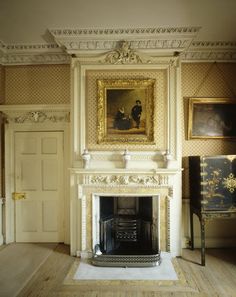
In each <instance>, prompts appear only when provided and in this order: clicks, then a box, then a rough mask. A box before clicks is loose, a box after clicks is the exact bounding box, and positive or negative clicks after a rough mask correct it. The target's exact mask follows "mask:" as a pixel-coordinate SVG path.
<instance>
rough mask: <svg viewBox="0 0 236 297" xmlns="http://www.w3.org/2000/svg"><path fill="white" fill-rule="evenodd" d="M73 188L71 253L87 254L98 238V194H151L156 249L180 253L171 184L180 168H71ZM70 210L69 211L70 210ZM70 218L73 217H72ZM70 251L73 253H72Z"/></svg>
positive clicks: (176, 203) (176, 202) (176, 201)
mask: <svg viewBox="0 0 236 297" xmlns="http://www.w3.org/2000/svg"><path fill="white" fill-rule="evenodd" d="M71 174H72V175H73V176H74V183H75V184H76V188H77V199H76V201H74V202H75V203H74V205H71V207H72V208H73V209H74V207H76V208H77V218H74V219H75V220H76V221H77V227H78V228H76V230H74V232H75V233H74V234H72V236H73V238H76V241H77V247H78V246H80V249H76V247H73V246H72V249H73V248H74V249H75V252H74V254H75V255H76V256H80V257H82V258H87V257H91V255H92V251H93V248H94V246H95V244H96V243H98V241H99V234H98V230H97V229H98V227H97V225H96V221H98V218H97V213H98V211H97V207H98V197H100V196H113V195H114V196H129V197H132V196H133V197H134V196H136V197H137V196H149V197H150V196H151V197H154V199H157V201H158V202H157V205H158V215H159V235H158V240H159V248H160V250H161V251H163V252H164V251H165V252H166V251H167V252H171V254H172V255H173V256H177V255H180V245H179V239H180V237H181V235H180V230H179V227H178V226H179V222H178V218H179V217H180V216H179V215H178V214H179V212H180V209H179V205H180V204H181V203H179V202H180V201H179V199H180V198H179V197H180V195H178V193H176V191H175V190H174V188H175V187H174V184H175V183H176V182H178V181H179V179H180V175H181V171H179V170H177V169H164V168H160V169H159V170H157V171H144V170H142V171H141V170H136V172H135V173H134V171H133V172H131V171H130V172H129V171H127V170H124V169H123V170H122V169H120V170H110V171H106V172H105V171H101V170H89V169H71ZM72 213H73V212H72ZM72 220H73V217H72ZM72 254H73V252H72Z"/></svg>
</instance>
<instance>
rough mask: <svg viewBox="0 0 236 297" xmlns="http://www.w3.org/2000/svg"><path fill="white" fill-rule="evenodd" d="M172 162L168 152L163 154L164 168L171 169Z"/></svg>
mask: <svg viewBox="0 0 236 297" xmlns="http://www.w3.org/2000/svg"><path fill="white" fill-rule="evenodd" d="M172 161H173V156H172V155H171V154H170V152H169V151H168V150H167V151H166V152H165V153H164V164H165V168H171V165H172Z"/></svg>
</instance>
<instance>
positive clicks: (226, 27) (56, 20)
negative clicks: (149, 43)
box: [0, 0, 236, 53]
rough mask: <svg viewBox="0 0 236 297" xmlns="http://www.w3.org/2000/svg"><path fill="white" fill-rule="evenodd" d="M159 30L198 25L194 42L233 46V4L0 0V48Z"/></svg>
mask: <svg viewBox="0 0 236 297" xmlns="http://www.w3.org/2000/svg"><path fill="white" fill-rule="evenodd" d="M160 27H165V28H166V27H167V28H168V27H172V28H173V27H200V29H199V30H198V32H197V34H196V36H194V41H197V42H199V41H202V42H214V43H216V42H224V44H226V43H229V42H230V43H231V47H232V44H233V47H234V48H236V29H235V28H236V0H119V1H117V0H116V1H115V0H40V1H39V0H38V1H33V0H20V1H19V0H7V1H6V0H0V47H1V48H2V49H3V48H5V49H7V47H8V46H12V45H19V44H20V45H32V44H40V45H42V44H55V43H56V42H55V39H54V37H53V36H52V34H51V31H50V30H52V29H99V28H102V29H115V28H118V29H121V28H127V29H132V28H160ZM1 48H0V52H1ZM5 53H6V51H5Z"/></svg>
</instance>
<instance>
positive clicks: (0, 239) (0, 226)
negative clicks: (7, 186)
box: [0, 198, 4, 245]
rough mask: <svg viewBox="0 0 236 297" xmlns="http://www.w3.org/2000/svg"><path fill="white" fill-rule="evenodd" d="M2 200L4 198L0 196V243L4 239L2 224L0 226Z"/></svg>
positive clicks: (1, 220)
mask: <svg viewBox="0 0 236 297" xmlns="http://www.w3.org/2000/svg"><path fill="white" fill-rule="evenodd" d="M3 201H4V198H0V245H2V244H3V242H4V240H3V226H2V222H3V207H2V206H3Z"/></svg>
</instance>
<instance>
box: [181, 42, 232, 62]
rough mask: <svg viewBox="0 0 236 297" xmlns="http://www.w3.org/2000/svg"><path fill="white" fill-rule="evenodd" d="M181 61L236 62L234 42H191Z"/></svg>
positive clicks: (182, 54)
mask: <svg viewBox="0 0 236 297" xmlns="http://www.w3.org/2000/svg"><path fill="white" fill-rule="evenodd" d="M181 59H182V60H183V61H186V62H187V61H232V62H235V61H236V42H226V41H214V42H211V41H193V42H192V43H191V46H190V47H189V48H188V50H186V51H185V52H183V53H181Z"/></svg>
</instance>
